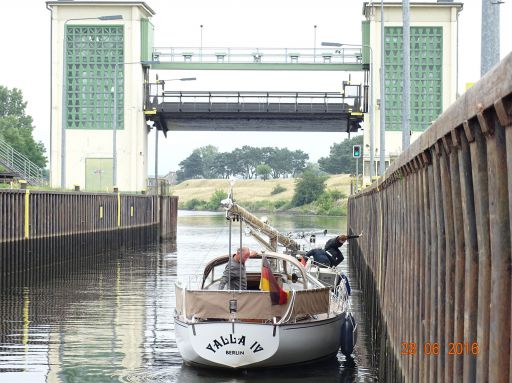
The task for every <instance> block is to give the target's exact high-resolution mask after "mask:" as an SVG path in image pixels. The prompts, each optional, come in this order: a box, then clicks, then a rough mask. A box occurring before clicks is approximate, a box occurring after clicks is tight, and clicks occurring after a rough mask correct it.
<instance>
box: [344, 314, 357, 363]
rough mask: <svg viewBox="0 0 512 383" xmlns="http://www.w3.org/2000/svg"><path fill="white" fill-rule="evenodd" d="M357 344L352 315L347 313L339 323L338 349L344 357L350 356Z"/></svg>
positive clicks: (355, 324)
mask: <svg viewBox="0 0 512 383" xmlns="http://www.w3.org/2000/svg"><path fill="white" fill-rule="evenodd" d="M356 343H357V323H356V320H355V318H354V316H353V315H352V313H348V314H347V315H345V318H344V319H343V320H342V321H341V331H340V348H341V352H342V353H343V355H345V356H347V357H348V356H350V355H351V354H352V352H353V351H354V347H355V345H356Z"/></svg>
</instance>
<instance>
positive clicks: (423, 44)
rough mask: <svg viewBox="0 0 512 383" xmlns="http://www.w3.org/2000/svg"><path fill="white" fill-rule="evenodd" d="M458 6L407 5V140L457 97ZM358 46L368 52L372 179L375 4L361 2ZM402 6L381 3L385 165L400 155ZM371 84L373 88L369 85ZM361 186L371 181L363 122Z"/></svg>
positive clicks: (377, 39)
mask: <svg viewBox="0 0 512 383" xmlns="http://www.w3.org/2000/svg"><path fill="white" fill-rule="evenodd" d="M461 10H462V3H454V2H451V1H438V2H437V3H427V2H414V3H413V2H411V4H410V37H411V40H410V44H411V50H410V58H411V61H410V63H411V66H410V73H411V81H410V84H411V91H410V95H411V98H410V100H411V109H410V110H411V114H410V116H411V119H410V128H411V142H413V141H414V140H415V139H416V138H417V137H419V135H420V134H421V133H422V132H423V131H424V130H425V129H427V128H428V127H429V126H430V124H431V122H432V121H433V120H435V119H436V118H437V117H438V116H439V115H440V114H441V113H442V112H443V111H444V110H445V109H446V108H447V107H448V106H449V105H450V104H451V103H452V102H454V101H455V98H456V95H457V65H458V57H457V31H458V29H457V23H458V15H459V13H460V11H461ZM363 15H364V16H365V18H366V22H363V45H370V46H371V47H372V51H373V71H372V78H371V83H370V84H373V98H374V102H373V105H374V148H375V169H376V171H375V173H374V174H375V175H377V174H378V168H379V163H380V139H379V138H380V108H379V105H380V67H381V65H380V63H381V54H382V53H381V17H380V2H372V3H368V2H365V3H364V5H363ZM402 20H403V18H402V2H385V3H384V35H385V81H386V83H385V89H386V90H385V92H386V93H385V102H386V111H385V123H386V128H385V129H386V133H385V152H386V153H385V154H386V156H385V158H386V167H387V166H388V165H389V161H391V162H392V161H393V160H394V159H395V158H396V157H397V156H398V155H399V154H400V153H401V152H402V131H401V129H402V100H401V99H402V79H403V65H402V60H403V47H402ZM370 86H372V85H370ZM363 126H364V167H363V176H364V179H365V182H369V181H370V126H369V123H368V118H365V123H364V125H363Z"/></svg>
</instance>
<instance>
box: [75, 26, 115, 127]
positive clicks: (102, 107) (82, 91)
mask: <svg viewBox="0 0 512 383" xmlns="http://www.w3.org/2000/svg"><path fill="white" fill-rule="evenodd" d="M65 48H66V72H65V84H66V85H65V86H66V92H65V107H66V108H67V109H66V128H67V129H113V124H114V122H113V120H114V93H113V92H114V88H115V91H116V97H117V99H116V103H117V118H116V120H117V129H123V126H124V67H123V65H117V83H115V81H114V74H115V70H116V64H117V63H122V62H124V29H123V26H122V25H101V26H96V25H68V26H67V30H66V47H65Z"/></svg>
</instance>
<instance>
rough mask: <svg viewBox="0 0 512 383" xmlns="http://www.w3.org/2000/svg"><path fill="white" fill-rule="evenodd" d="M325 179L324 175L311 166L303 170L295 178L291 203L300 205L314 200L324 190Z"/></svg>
mask: <svg viewBox="0 0 512 383" xmlns="http://www.w3.org/2000/svg"><path fill="white" fill-rule="evenodd" d="M326 180H327V177H326V176H323V175H320V174H319V173H318V172H315V171H314V170H313V169H311V168H307V169H306V170H304V172H303V173H302V174H301V175H300V177H298V179H297V180H296V183H295V192H294V194H293V198H292V205H293V206H302V205H305V204H307V203H311V202H313V201H315V200H316V199H317V198H318V197H320V195H321V194H322V193H323V192H324V191H325V181H326Z"/></svg>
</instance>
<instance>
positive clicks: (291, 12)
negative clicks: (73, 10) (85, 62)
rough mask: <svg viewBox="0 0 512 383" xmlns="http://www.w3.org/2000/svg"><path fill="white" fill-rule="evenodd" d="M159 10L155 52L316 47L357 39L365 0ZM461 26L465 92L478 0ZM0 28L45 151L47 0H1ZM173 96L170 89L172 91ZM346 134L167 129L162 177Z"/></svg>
mask: <svg viewBox="0 0 512 383" xmlns="http://www.w3.org/2000/svg"><path fill="white" fill-rule="evenodd" d="M146 3H147V4H148V5H149V6H150V7H151V8H152V9H153V10H154V11H155V12H156V15H155V16H154V17H153V19H152V22H153V24H154V26H155V46H160V47H171V46H182V47H183V46H194V47H198V46H199V45H200V37H201V33H200V25H201V24H203V26H204V27H203V47H209V46H211V47H250V48H253V47H254V48H255V47H263V48H270V47H295V48H298V47H301V48H312V47H313V42H314V28H313V26H314V25H317V26H318V27H317V37H316V41H317V46H319V45H320V42H322V41H336V42H343V43H354V44H358V43H360V42H361V21H362V19H363V17H362V4H363V1H360V0H272V1H271V0H259V1H252V2H248V1H240V0H183V1H175V0H147V1H146ZM463 3H464V9H463V11H462V13H461V15H460V19H459V20H460V25H459V31H460V36H459V60H460V61H459V90H460V92H463V89H464V84H465V83H466V82H474V81H477V80H478V78H479V77H480V20H481V0H468V1H464V2H463ZM496 6H499V7H501V31H500V36H501V57H502V58H503V57H504V56H505V55H507V54H508V53H509V52H511V51H512V38H510V36H512V23H510V21H509V20H510V18H511V16H512V0H505V2H504V3H503V4H501V5H496ZM2 7H3V9H4V13H3V14H4V17H3V20H2V23H0V36H2V43H1V44H2V46H1V49H2V52H4V53H3V60H2V62H1V70H0V85H4V86H7V87H9V88H14V87H16V88H19V89H21V90H22V91H23V95H24V98H25V100H26V101H28V105H27V112H28V114H30V115H31V116H32V117H33V119H34V125H35V130H34V136H35V138H36V139H37V140H41V141H42V142H43V143H44V145H45V146H46V148H47V149H49V139H50V11H48V10H47V9H46V4H45V1H44V0H17V1H8V2H4V3H3V5H2ZM159 76H160V78H179V77H197V80H196V81H191V82H171V83H169V84H167V86H166V89H169V88H170V84H172V87H173V89H176V90H205V91H209V90H212V91H213V90H241V91H242V90H254V91H258V90H260V91H263V90H274V91H277V90H283V91H339V90H340V89H341V82H342V81H343V80H345V79H347V78H348V73H342V72H293V73H286V72H279V73H276V72H247V71H239V72H222V71H220V72H215V71H208V72H207V71H197V72H192V71H190V72H180V71H175V72H163V73H162V72H161V73H160V74H159ZM169 90H170V89H169ZM345 138H346V134H344V133H252V132H247V133H229V135H228V133H226V132H200V133H198V132H194V133H186V132H170V133H169V134H168V137H167V139H165V140H164V139H161V140H160V145H159V152H160V155H159V173H160V174H164V173H166V172H167V171H169V170H175V169H177V168H178V163H179V162H180V161H182V160H183V159H184V158H186V157H187V156H188V155H189V154H190V153H191V151H192V150H193V149H194V148H196V147H200V146H204V145H209V144H212V145H215V146H217V147H218V148H219V150H221V151H231V150H232V149H234V148H236V147H239V146H242V145H252V146H279V147H285V146H286V147H288V148H290V149H293V150H294V149H302V150H304V151H305V152H307V153H308V154H310V159H311V160H313V161H316V160H318V158H320V157H322V156H326V155H328V154H329V147H330V146H331V145H332V144H333V143H334V142H340V141H342V140H343V139H345ZM149 146H150V147H149V156H150V160H149V170H148V171H149V174H153V169H154V163H153V158H154V135H153V134H151V135H150V143H149Z"/></svg>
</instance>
